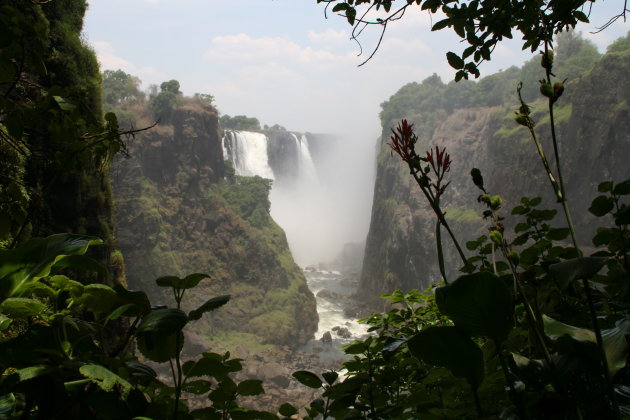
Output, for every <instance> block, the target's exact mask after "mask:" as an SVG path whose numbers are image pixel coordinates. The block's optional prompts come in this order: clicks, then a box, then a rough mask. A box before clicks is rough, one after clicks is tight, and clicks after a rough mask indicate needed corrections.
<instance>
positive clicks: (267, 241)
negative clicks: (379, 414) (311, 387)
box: [105, 76, 317, 347]
mask: <svg viewBox="0 0 630 420" xmlns="http://www.w3.org/2000/svg"><path fill="white" fill-rule="evenodd" d="M130 78H131V76H129V77H127V79H130ZM105 80H106V81H107V80H108V78H107V77H105ZM131 80H133V79H131ZM178 87H179V83H176V81H170V82H166V83H163V84H162V91H161V93H159V94H157V96H155V97H152V98H149V100H148V101H142V100H141V98H139V97H138V95H129V97H130V100H129V101H126V102H123V103H121V104H119V105H118V108H117V109H120V110H121V111H123V112H126V113H127V115H130V116H134V117H135V119H134V124H135V125H141V124H148V123H149V121H150V118H152V117H159V115H161V116H162V120H161V121H162V122H161V123H160V124H158V125H157V126H156V127H155V128H154V129H153V130H150V131H149V132H146V133H143V134H142V135H138V136H137V137H136V138H135V139H134V141H133V142H131V143H130V144H129V155H130V157H129V158H120V159H118V160H117V162H116V164H115V165H114V166H113V168H112V174H113V179H114V193H115V197H116V210H115V216H116V220H117V222H118V230H117V237H118V242H119V244H120V247H121V249H122V251H123V253H124V255H125V257H126V271H127V281H128V283H129V284H130V286H131V287H133V288H137V289H141V290H145V291H146V292H147V293H148V294H149V295H150V296H151V297H152V298H153V300H161V299H163V297H162V296H161V295H160V294H159V291H158V290H157V289H155V287H154V286H153V285H152V279H153V278H156V277H158V276H160V275H163V274H164V273H170V274H174V275H177V276H185V275H186V274H187V273H190V272H204V273H207V274H208V275H209V276H210V277H211V278H212V281H211V282H206V283H204V284H203V285H202V286H200V287H199V288H198V290H197V293H198V296H193V297H191V298H190V302H191V304H200V301H201V300H202V299H203V296H208V295H215V294H221V293H225V294H230V295H231V296H232V300H231V302H230V305H228V306H226V307H225V308H224V309H223V310H222V311H220V313H217V314H215V315H213V319H212V322H207V321H201V323H200V324H199V327H198V329H197V331H198V337H196V338H195V341H196V343H197V344H198V345H203V344H204V343H209V342H211V341H215V342H216V341H219V342H221V341H222V342H224V343H234V342H238V340H241V344H244V342H243V339H244V338H243V337H247V339H246V340H248V341H249V344H250V345H251V346H256V345H257V344H256V343H265V344H284V345H288V346H292V347H294V346H298V345H300V344H302V343H305V342H306V341H307V340H308V339H310V338H311V337H312V335H313V333H314V332H315V330H316V328H317V312H316V310H315V301H314V298H313V296H312V294H311V292H310V291H309V290H308V288H307V286H306V281H305V279H304V276H303V274H302V273H301V271H300V269H299V267H298V266H297V265H296V264H295V263H294V262H293V259H292V257H291V253H290V250H289V248H288V245H287V242H286V238H285V235H284V232H283V231H282V229H281V228H280V227H279V226H278V225H276V223H275V222H274V221H273V220H272V218H271V217H270V215H269V207H270V202H269V191H270V188H271V181H269V180H265V179H262V178H259V177H253V178H247V177H240V176H235V175H234V171H233V169H232V168H231V167H229V166H225V165H224V162H223V149H222V145H221V138H220V132H219V130H220V128H219V125H218V123H219V120H218V116H217V111H216V110H215V109H214V107H212V106H211V105H210V104H209V103H208V101H204V100H203V98H201V97H200V96H196V97H194V98H186V97H184V96H183V95H181V93H175V92H176V91H177V92H179V89H178ZM131 90H133V89H131ZM165 94H166V97H167V98H172V97H176V101H172V103H171V104H170V108H169V109H168V112H165V111H164V110H163V109H161V108H160V109H156V104H162V105H163V102H161V101H160V100H159V98H160V96H162V95H165ZM173 95H175V96H173ZM111 96H113V95H109V94H108V93H107V91H106V97H111ZM166 102H168V101H166ZM164 103H165V102H164ZM160 106H161V105H160ZM158 108H159V107H158ZM160 113H161V114H160ZM233 337H239V339H238V340H236V339H234V338H233Z"/></svg>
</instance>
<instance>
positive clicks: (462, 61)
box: [317, 0, 626, 80]
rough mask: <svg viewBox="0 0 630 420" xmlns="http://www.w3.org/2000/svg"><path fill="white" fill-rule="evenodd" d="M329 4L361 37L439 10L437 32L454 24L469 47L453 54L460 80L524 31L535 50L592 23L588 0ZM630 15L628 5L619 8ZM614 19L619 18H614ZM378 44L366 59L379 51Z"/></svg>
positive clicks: (526, 44)
mask: <svg viewBox="0 0 630 420" xmlns="http://www.w3.org/2000/svg"><path fill="white" fill-rule="evenodd" d="M317 2H318V3H324V4H325V5H326V10H328V8H329V7H330V6H331V5H332V11H333V12H334V13H338V14H340V15H341V16H343V17H345V18H346V19H347V20H348V23H349V24H350V25H352V27H353V31H352V38H353V39H355V40H357V41H358V37H359V36H360V35H361V33H362V32H363V30H364V29H365V28H366V27H367V26H378V27H380V28H381V31H382V33H381V38H380V40H382V39H383V35H384V33H385V30H386V29H387V25H388V24H390V23H392V22H394V21H396V20H399V19H401V18H402V17H403V16H404V15H405V13H406V12H407V11H409V10H410V9H412V8H420V9H421V10H427V11H430V12H431V13H436V12H437V11H438V10H440V11H441V12H442V13H444V14H445V15H446V18H445V19H442V20H440V21H438V22H436V23H435V24H434V25H433V27H432V30H434V31H436V30H440V29H444V28H446V27H449V28H452V29H453V30H454V31H455V33H456V34H457V35H459V36H460V37H461V38H462V41H463V42H464V44H468V47H467V48H465V49H464V51H463V52H462V53H461V54H457V53H454V52H448V53H447V55H446V57H447V60H448V62H449V64H450V65H451V66H452V67H453V68H455V69H456V70H457V73H456V76H455V80H460V79H462V78H466V79H467V78H468V77H469V75H473V76H475V77H479V74H480V72H479V69H478V68H477V67H478V65H479V64H480V63H482V62H483V61H487V60H490V58H491V56H492V52H493V51H494V49H495V47H496V46H497V44H498V43H499V42H501V41H502V40H503V39H504V38H513V37H514V35H515V33H520V34H521V36H522V40H523V45H522V46H523V49H530V50H531V51H532V52H534V51H536V50H538V49H539V48H542V49H543V50H544V51H547V50H550V49H552V48H553V43H554V37H555V36H556V34H558V33H560V32H563V31H566V30H569V29H572V28H574V27H575V25H577V23H578V22H588V17H587V15H586V14H585V13H584V12H583V11H582V10H583V9H588V6H586V5H587V3H588V2H587V0H574V1H571V2H566V1H557V0H542V1H540V2H537V1H519V2H512V1H509V0H481V1H480V0H471V1H468V0H464V1H461V2H460V1H453V0H424V1H423V0H400V1H396V0H317ZM620 8H621V10H622V13H621V14H620V15H619V16H622V15H623V16H625V11H626V6H625V3H624V5H623V6H622V7H620ZM613 19H614V18H613ZM380 40H379V43H378V44H377V46H376V48H375V49H374V50H373V52H372V54H371V55H370V56H369V57H368V58H367V60H366V61H364V63H365V62H367V61H368V60H369V59H370V58H372V56H373V55H374V54H375V53H376V50H377V49H378V47H379V45H380Z"/></svg>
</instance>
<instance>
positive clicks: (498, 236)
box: [490, 230, 503, 246]
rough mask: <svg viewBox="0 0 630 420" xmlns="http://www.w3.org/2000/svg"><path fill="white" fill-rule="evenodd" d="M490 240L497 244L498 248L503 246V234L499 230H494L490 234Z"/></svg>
mask: <svg viewBox="0 0 630 420" xmlns="http://www.w3.org/2000/svg"><path fill="white" fill-rule="evenodd" d="M490 240H491V241H492V242H494V243H495V245H497V246H501V245H503V234H502V233H501V232H499V231H498V230H493V231H491V232H490Z"/></svg>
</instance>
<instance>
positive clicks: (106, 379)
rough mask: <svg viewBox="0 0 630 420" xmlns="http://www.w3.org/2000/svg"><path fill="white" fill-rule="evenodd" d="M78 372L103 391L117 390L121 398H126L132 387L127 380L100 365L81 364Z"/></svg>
mask: <svg viewBox="0 0 630 420" xmlns="http://www.w3.org/2000/svg"><path fill="white" fill-rule="evenodd" d="M79 372H81V374H82V375H83V376H85V377H86V378H88V379H90V380H91V381H92V382H94V383H95V384H96V385H98V387H99V388H101V389H102V390H103V391H105V392H111V391H113V390H115V389H116V390H118V391H119V392H120V394H121V395H122V396H123V398H127V396H128V395H129V391H131V389H132V385H131V384H130V383H129V382H127V381H126V380H124V379H123V378H121V377H120V376H118V375H116V374H115V373H114V372H112V371H110V370H108V369H106V368H104V367H103V366H101V365H83V366H81V367H80V368H79Z"/></svg>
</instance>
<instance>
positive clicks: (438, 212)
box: [410, 166, 466, 265]
mask: <svg viewBox="0 0 630 420" xmlns="http://www.w3.org/2000/svg"><path fill="white" fill-rule="evenodd" d="M410 169H411V175H412V176H413V178H414V179H415V180H416V183H417V184H418V185H419V186H420V189H421V190H422V193H423V194H424V196H425V197H426V199H427V201H428V202H429V204H430V205H431V209H432V210H433V212H434V213H435V215H436V216H437V218H438V220H439V221H440V223H441V224H442V226H444V227H445V228H446V231H447V232H448V234H449V236H450V237H451V239H452V240H453V243H454V244H455V248H457V252H458V253H459V256H460V258H461V259H462V263H463V264H464V265H466V256H465V255H464V251H462V248H461V247H460V246H459V242H458V241H457V238H455V234H454V233H453V231H452V230H451V228H450V226H449V225H448V223H447V222H446V218H444V213H442V210H441V209H440V207H439V205H436V203H435V199H434V198H433V196H432V195H431V193H430V191H427V189H426V188H425V187H424V185H423V184H422V180H421V179H420V177H419V176H418V174H417V173H415V172H414V169H413V167H411V166H410Z"/></svg>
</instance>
